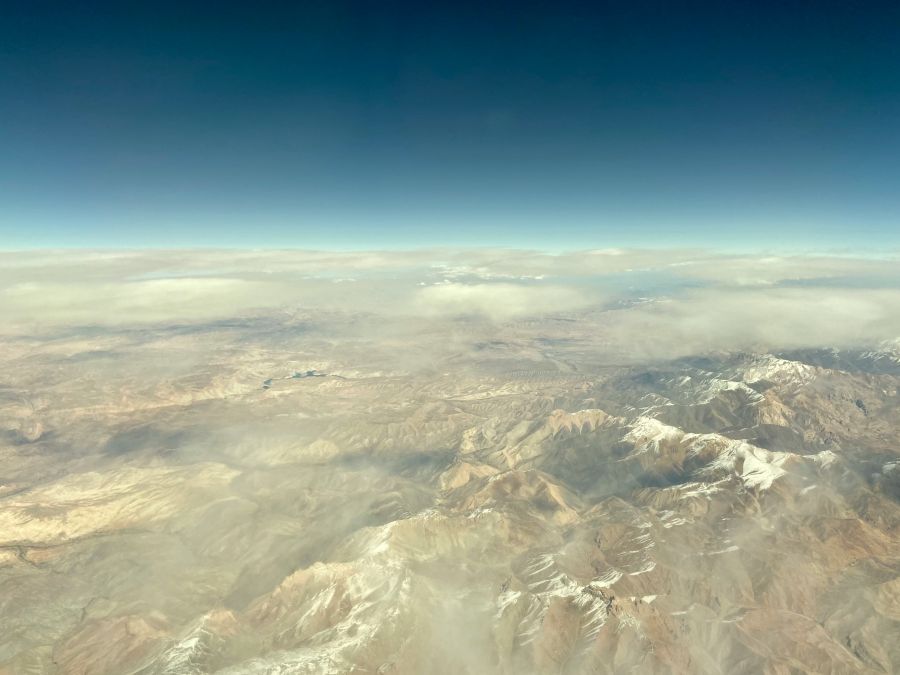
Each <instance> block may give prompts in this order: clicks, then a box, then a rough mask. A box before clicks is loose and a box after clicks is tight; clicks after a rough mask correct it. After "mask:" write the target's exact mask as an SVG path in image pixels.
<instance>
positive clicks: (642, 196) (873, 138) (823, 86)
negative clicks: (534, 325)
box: [0, 2, 900, 250]
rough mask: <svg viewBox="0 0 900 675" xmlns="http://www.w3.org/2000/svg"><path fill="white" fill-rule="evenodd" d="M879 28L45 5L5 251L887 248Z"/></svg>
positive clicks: (899, 12)
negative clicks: (428, 248)
mask: <svg viewBox="0 0 900 675" xmlns="http://www.w3.org/2000/svg"><path fill="white" fill-rule="evenodd" d="M898 185H900V5H897V4H896V3H894V4H893V5H889V4H887V3H884V4H880V3H849V2H845V3H834V4H832V3H823V2H778V3H769V2H747V3H744V2H727V3H722V2H717V3H692V2H686V3H645V2H627V3H625V2H619V3H603V2H597V3H566V2H561V3H542V4H541V5H537V4H536V5H533V6H532V5H530V4H528V3H471V4H469V3H463V2H461V3H452V4H450V3H448V4H440V3H436V4H435V3H422V2H419V3H408V4H404V3H390V2H383V3H373V2H359V3H345V2H325V3H304V2H300V3H291V4H283V5H282V4H278V3H230V2H220V3H215V4H214V5H211V4H209V3H191V2H179V3H166V2H158V3H152V4H151V3H146V4H144V3H115V4H112V3H111V4H109V5H105V4H103V3H99V2H91V3H79V2H66V3H62V2H59V3H53V2H21V3H19V2H12V3H6V4H5V5H4V17H3V21H2V23H0V249H19V248H32V247H45V248H46V247H85V248H97V247H110V248H116V247H119V248H121V247H157V248H159V247H162V248H165V247H192V246H196V247H238V248H240V247H291V248H293V247H296V248H320V249H405V248H416V247H433V246H514V247H517V248H537V249H547V250H575V249H588V248H594V247H604V246H627V247H656V248H671V247H677V246H705V247H715V248H719V249H723V250H731V249H744V248H750V249H790V250H824V249H835V250H846V249H850V250H879V249H884V248H891V249H896V248H897V247H898V246H900V189H898Z"/></svg>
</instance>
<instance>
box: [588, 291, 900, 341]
mask: <svg viewBox="0 0 900 675" xmlns="http://www.w3.org/2000/svg"><path fill="white" fill-rule="evenodd" d="M603 329H604V334H605V335H606V336H607V338H608V339H609V340H610V342H611V343H612V344H614V345H615V346H616V347H617V348H618V349H620V350H625V351H628V352H629V353H631V354H632V355H633V356H635V357H638V358H643V357H648V356H649V357H656V358H673V357H678V356H685V355H689V354H699V353H703V352H708V351H711V350H715V351H722V350H724V351H731V350H762V351H766V350H773V349H791V348H801V347H826V346H827V347H847V346H868V345H873V344H876V343H878V342H880V341H882V340H887V339H891V338H895V337H897V336H898V335H900V290H897V289H876V290H871V289H855V288H854V289H850V288H845V289H841V288H818V287H815V288H785V287H774V288H735V287H728V288H709V289H700V290H694V291H690V292H686V293H684V294H681V295H678V296H674V297H670V298H666V299H664V300H660V301H657V302H651V303H645V304H641V305H638V306H635V307H631V308H628V309H625V310H621V311H614V312H608V313H606V314H605V318H604V321H603Z"/></svg>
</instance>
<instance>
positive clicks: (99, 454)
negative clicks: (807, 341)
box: [0, 291, 900, 675]
mask: <svg viewBox="0 0 900 675" xmlns="http://www.w3.org/2000/svg"><path fill="white" fill-rule="evenodd" d="M29 292H30V291H29ZM153 302H154V303H155V302H158V300H157V299H156V298H155V297H154V299H153ZM645 307H646V301H645V300H641V299H638V300H634V301H633V302H629V303H626V304H617V305H611V306H609V307H607V308H593V307H592V308H586V309H567V310H561V311H558V312H549V311H547V310H544V311H543V314H542V315H541V316H528V315H526V314H521V313H518V314H515V315H507V316H503V317H501V318H499V319H497V318H490V319H487V318H484V317H483V316H481V317H479V316H478V315H477V314H474V315H469V316H464V317H463V316H446V315H441V316H437V315H429V314H428V313H424V312H423V313H422V314H423V316H418V317H410V316H399V315H389V314H386V313H384V312H381V313H379V312H376V311H374V310H373V311H370V312H366V311H363V310H361V309H353V310H349V309H347V310H338V309H335V310H333V311H325V310H322V309H316V310H299V309H296V310H287V309H279V310H278V311H271V310H265V311H258V312H243V313H240V314H239V315H238V316H234V317H232V318H227V319H208V318H199V319H194V320H184V319H181V320H175V319H171V318H169V319H166V320H165V321H162V320H156V319H154V320H152V321H149V322H148V321H144V322H143V323H133V322H132V323H130V324H129V323H123V324H121V325H113V326H110V325H93V326H92V325H90V324H88V323H86V322H84V321H82V320H79V321H75V320H71V319H68V318H67V319H66V323H65V324H64V325H53V326H49V327H43V328H40V329H39V330H38V329H33V330H26V329H22V328H19V329H17V330H16V331H10V332H9V333H8V334H7V335H5V336H4V337H3V339H2V340H0V366H2V373H3V375H2V378H0V672H2V673H10V674H12V673H15V674H19V673H22V674H26V673H65V674H80V675H89V674H90V675H100V674H110V675H112V674H121V673H133V674H143V675H151V674H162V673H170V674H180V673H222V674H225V673H229V674H237V673H283V674H287V673H320V674H328V673H335V674H337V673H380V674H387V673H396V674H406V673H446V674H448V675H449V674H462V673H469V674H473V675H474V674H482V673H506V674H510V675H513V674H515V675H518V674H521V673H526V674H527V673H567V674H574V673H623V672H640V673H655V672H658V673H672V672H676V673H760V672H766V673H797V672H809V673H813V672H815V673H857V672H859V673H891V672H898V671H900V640H898V639H897V637H898V636H900V451H898V448H900V442H898V441H900V405H898V403H900V399H898V395H900V394H898V386H900V349H898V344H900V343H898V342H897V341H891V340H888V341H881V342H880V343H878V344H876V345H868V346H866V347H864V348H862V347H861V348H859V349H855V348H848V347H846V346H842V347H841V348H840V349H831V348H825V347H822V348H819V347H815V348H813V347H798V346H796V345H789V346H788V347H786V348H785V349H775V348H766V349H753V348H742V349H735V348H726V349H708V350H705V351H698V350H696V349H691V350H690V351H691V352H692V353H691V354H688V355H683V354H678V353H676V354H673V355H669V356H665V355H660V354H653V353H650V351H649V350H647V349H644V350H643V351H641V350H638V349H637V347H634V346H633V345H629V344H624V343H622V342H621V341H617V337H616V335H617V334H616V332H615V330H616V329H615V326H616V325H620V324H621V323H622V322H626V321H628V320H629V316H632V315H631V314H629V313H630V312H646V311H647V310H646V309H645ZM653 311H656V310H653ZM641 321H642V322H643V321H644V319H642V320H641ZM642 325H643V324H642ZM669 339H674V338H671V337H670V338H669ZM635 344H636V343H635Z"/></svg>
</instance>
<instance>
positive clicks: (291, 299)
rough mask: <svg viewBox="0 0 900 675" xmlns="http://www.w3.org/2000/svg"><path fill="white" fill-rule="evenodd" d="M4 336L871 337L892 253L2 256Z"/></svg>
mask: <svg viewBox="0 0 900 675" xmlns="http://www.w3.org/2000/svg"><path fill="white" fill-rule="evenodd" d="M0 270H2V271H0V313H2V315H3V317H4V320H5V321H4V328H3V331H4V332H5V333H7V334H10V333H12V334H28V333H33V332H42V331H52V330H58V329H60V328H62V327H67V328H72V327H80V326H97V325H99V326H106V327H110V328H112V327H117V326H146V325H156V324H164V325H165V324H172V323H184V322H188V323H193V322H205V321H210V320H215V319H223V318H233V317H246V316H250V315H256V314H259V313H271V312H273V311H280V310H285V309H287V310H309V311H316V310H318V311H326V310H327V311H338V312H345V313H350V314H359V315H360V316H366V317H370V318H373V317H374V318H378V317H382V318H383V319H385V320H391V321H406V322H408V323H409V325H410V326H418V325H420V324H421V323H422V322H428V323H430V324H434V323H435V322H440V321H444V320H447V321H450V320H452V321H456V322H458V321H459V320H465V319H471V320H477V321H480V322H484V321H487V322H489V323H493V324H495V325H501V324H503V323H505V322H510V321H517V320H521V319H526V318H527V319H540V318H542V317H550V316H556V317H560V316H565V317H566V318H567V319H569V320H574V321H576V322H579V321H580V322H581V323H582V324H590V325H591V326H592V327H595V328H596V331H597V333H598V335H602V336H603V339H604V340H605V344H607V345H608V346H609V348H610V349H613V350H616V351H628V350H630V351H632V352H633V353H635V354H642V355H645V356H652V357H659V358H662V357H670V356H680V355H685V354H691V353H698V352H703V351H708V350H733V349H775V348H793V347H817V346H837V347H841V346H850V345H869V344H875V343H877V342H879V341H881V340H886V339H893V338H896V337H897V336H898V335H900V265H898V259H897V257H896V256H884V257H881V258H859V257H856V258H854V257H840V256H821V255H820V256H772V255H756V256H753V255H744V256H738V255H725V254H715V253H709V252H703V251H687V250H673V251H623V250H603V251H584V252H573V253H565V254H559V255H550V254H546V253H541V252H530V251H500V250H488V249H478V250H469V251H466V250H433V251H403V252H377V251H376V252H358V253H335V252H316V251H170V252H164V251H163V252H161V251H147V252H123V253H115V252H66V251H61V252H28V253H16V254H11V253H4V254H0Z"/></svg>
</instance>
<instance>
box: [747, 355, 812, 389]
mask: <svg viewBox="0 0 900 675" xmlns="http://www.w3.org/2000/svg"><path fill="white" fill-rule="evenodd" d="M817 370H818V369H817V368H816V367H815V366H810V365H809V364H806V363H800V362H799V361H789V360H788V359H782V358H779V357H777V356H772V355H771V354H766V355H765V356H759V357H756V358H755V359H754V360H753V363H752V365H750V366H749V367H748V368H744V369H743V373H742V374H741V376H742V379H743V380H744V382H746V383H748V384H754V383H756V382H761V381H763V380H765V381H767V382H774V383H775V384H780V385H788V384H789V385H794V386H803V385H805V384H806V383H808V382H809V381H810V380H812V379H813V378H815V376H816V371H817Z"/></svg>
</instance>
